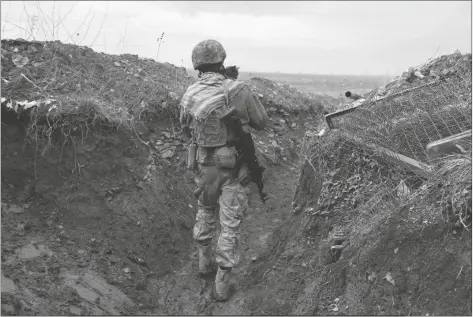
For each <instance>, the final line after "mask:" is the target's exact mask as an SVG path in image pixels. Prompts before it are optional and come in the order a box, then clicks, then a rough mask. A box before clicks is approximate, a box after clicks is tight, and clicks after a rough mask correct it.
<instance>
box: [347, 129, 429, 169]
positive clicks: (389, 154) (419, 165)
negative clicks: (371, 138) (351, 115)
mask: <svg viewBox="0 0 473 317" xmlns="http://www.w3.org/2000/svg"><path fill="white" fill-rule="evenodd" d="M343 135H344V136H345V137H346V138H347V139H349V140H351V141H354V142H355V143H358V144H359V145H360V147H365V148H367V149H370V150H371V151H373V152H374V153H376V154H379V155H380V156H381V157H383V158H384V159H386V160H388V161H390V162H392V163H394V164H396V165H398V166H400V167H401V166H404V167H407V168H408V169H410V170H411V171H413V172H414V173H416V174H417V175H419V176H422V177H425V178H429V177H430V176H431V175H432V173H433V171H434V168H433V167H432V166H430V165H428V164H425V163H423V162H420V161H418V160H415V159H413V158H411V157H408V156H405V155H403V154H400V153H397V152H394V151H391V150H389V149H387V148H385V147H382V146H379V145H376V144H373V143H366V142H364V141H363V140H362V139H360V138H359V137H356V136H354V135H349V134H347V133H343Z"/></svg>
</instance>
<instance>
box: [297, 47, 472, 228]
mask: <svg viewBox="0 0 473 317" xmlns="http://www.w3.org/2000/svg"><path fill="white" fill-rule="evenodd" d="M460 58H461V55H460ZM457 59H458V58H457ZM469 60H470V62H468V63H460V62H458V63H454V66H453V67H450V68H449V69H448V72H445V71H444V72H443V73H441V76H437V77H436V78H434V79H430V77H429V78H424V80H423V82H422V83H418V84H412V85H410V86H411V87H409V88H407V89H405V88H404V87H402V85H398V86H395V87H393V88H391V89H390V91H389V93H388V94H385V95H384V96H380V95H379V94H375V93H372V94H370V95H369V96H368V97H367V98H366V100H365V101H364V102H363V103H362V104H361V105H360V106H358V107H357V108H356V109H355V110H354V111H351V112H349V113H346V114H343V115H341V116H338V117H334V118H332V119H331V123H332V124H331V126H332V127H333V128H334V130H329V131H328V133H326V134H325V135H322V136H316V135H313V136H310V135H307V136H306V138H305V140H304V142H303V144H302V147H301V153H302V155H303V156H304V157H305V158H306V162H307V163H308V164H310V165H311V167H312V168H314V169H315V170H316V171H317V175H318V177H320V178H322V179H323V186H322V190H321V194H320V197H319V203H318V206H319V208H318V209H319V210H318V211H316V212H317V213H321V212H322V213H323V212H337V211H343V212H357V215H358V217H361V218H366V220H368V219H369V220H370V221H373V219H376V218H377V217H378V218H379V219H380V221H381V219H382V218H383V216H382V213H380V212H379V211H380V210H383V211H384V213H385V214H387V213H391V212H392V211H395V210H399V209H400V208H403V207H404V206H407V205H410V206H411V208H413V206H414V205H416V203H417V202H418V201H419V199H418V198H419V197H420V196H422V197H424V198H425V197H427V196H428V197H431V200H432V201H431V204H432V206H434V207H435V208H437V207H438V208H439V209H438V210H439V211H440V212H442V213H443V215H446V213H450V216H452V215H453V216H456V217H457V219H458V220H459V221H461V222H462V223H463V224H465V225H464V227H466V228H468V227H469V226H470V224H471V133H470V134H469V136H468V131H470V132H471V128H472V122H471V102H472V98H471V55H469ZM462 61H463V59H462ZM434 66H435V65H434ZM434 66H432V68H434ZM425 79H429V81H428V82H426V80H425ZM412 86H414V87H412ZM461 133H463V134H465V133H466V137H462V138H458V141H456V142H455V144H456V145H459V147H458V148H456V149H455V151H453V152H452V151H446V152H443V153H442V152H441V153H436V152H435V151H430V152H429V150H428V146H429V144H432V142H438V141H439V140H441V139H444V138H448V137H457V136H458V134H461ZM453 161H454V162H455V164H452V162H453ZM453 166H455V168H453ZM448 168H450V169H452V171H451V172H448ZM453 170H455V172H453ZM468 171H469V172H468ZM452 175H454V177H453V176H452ZM440 183H442V184H441V185H439V184H440ZM447 183H448V184H447ZM443 185H445V186H443ZM459 192H461V193H463V194H462V195H458V193H459ZM452 197H454V198H455V199H456V201H455V202H453V201H452ZM455 199H454V200H455ZM444 200H445V201H448V200H450V203H447V205H448V206H445V204H444V206H441V205H442V201H444ZM455 204H456V205H455ZM455 206H456V207H455ZM356 223H360V222H353V223H351V224H350V225H351V226H356ZM365 223H366V222H365ZM347 225H348V224H347ZM373 225H376V221H374V222H373ZM365 226H366V225H365ZM352 229H354V228H352ZM355 231H356V230H355Z"/></svg>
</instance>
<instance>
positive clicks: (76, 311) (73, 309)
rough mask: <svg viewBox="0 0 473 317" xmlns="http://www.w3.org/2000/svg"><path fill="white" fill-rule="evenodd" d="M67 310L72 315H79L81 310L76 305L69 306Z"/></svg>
mask: <svg viewBox="0 0 473 317" xmlns="http://www.w3.org/2000/svg"><path fill="white" fill-rule="evenodd" d="M69 312H70V313H71V314H72V315H80V314H81V312H82V309H81V308H79V307H77V306H74V305H71V306H69Z"/></svg>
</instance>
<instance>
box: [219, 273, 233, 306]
mask: <svg viewBox="0 0 473 317" xmlns="http://www.w3.org/2000/svg"><path fill="white" fill-rule="evenodd" d="M231 271H232V269H231V268H221V267H219V268H218V271H217V275H216V276H215V298H216V300H218V301H222V302H223V301H227V300H228V299H229V298H230V275H231Z"/></svg>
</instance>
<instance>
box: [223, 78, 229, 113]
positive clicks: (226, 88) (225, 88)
mask: <svg viewBox="0 0 473 317" xmlns="http://www.w3.org/2000/svg"><path fill="white" fill-rule="evenodd" d="M223 93H224V94H225V99H226V100H227V108H228V107H230V101H229V100H228V79H224V80H223Z"/></svg>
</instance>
